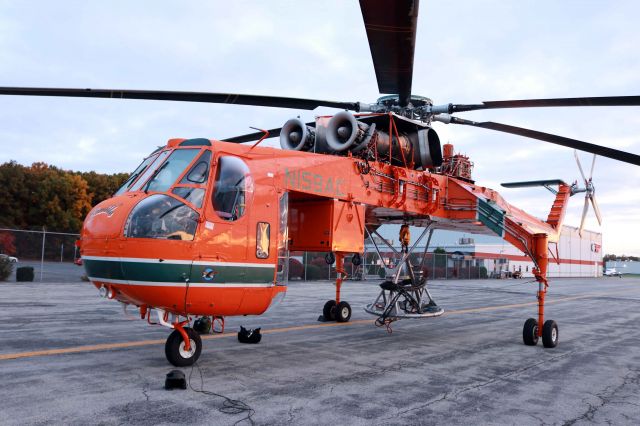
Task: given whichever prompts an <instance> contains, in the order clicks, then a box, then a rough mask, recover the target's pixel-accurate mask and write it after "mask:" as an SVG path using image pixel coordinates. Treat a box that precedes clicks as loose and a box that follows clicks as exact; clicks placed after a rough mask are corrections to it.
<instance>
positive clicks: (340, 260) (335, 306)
mask: <svg viewBox="0 0 640 426" xmlns="http://www.w3.org/2000/svg"><path fill="white" fill-rule="evenodd" d="M329 255H330V256H329ZM334 259H335V262H336V273H337V277H336V299H335V300H328V301H327V303H325V304H324V308H323V309H322V316H323V317H324V320H325V321H338V322H349V320H350V319H351V305H349V304H348V303H347V302H345V301H341V300H340V288H341V287H342V280H343V277H344V276H346V272H345V270H344V253H341V252H337V253H336V254H335V255H334V254H333V253H329V254H327V256H325V260H326V261H327V263H329V260H332V262H331V263H333V260H334Z"/></svg>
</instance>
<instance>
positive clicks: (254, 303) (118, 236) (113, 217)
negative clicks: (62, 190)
mask: <svg viewBox="0 0 640 426" xmlns="http://www.w3.org/2000/svg"><path fill="white" fill-rule="evenodd" d="M184 141H185V140H184V139H172V140H170V141H169V143H168V144H167V146H166V147H165V148H163V150H162V152H160V155H165V157H163V158H164V159H165V161H166V157H169V158H172V157H170V155H173V154H174V153H175V152H178V151H180V150H183V149H197V150H199V151H198V155H196V156H194V157H193V158H195V159H194V160H192V162H191V163H189V164H185V166H184V167H183V170H182V171H181V173H180V174H179V176H178V177H177V179H175V180H174V181H173V183H172V184H171V185H170V186H169V187H168V188H167V189H166V190H163V191H159V192H154V191H147V192H145V191H144V186H142V185H138V184H135V185H133V187H134V188H135V187H137V189H136V190H132V191H128V192H127V191H125V192H124V193H122V194H121V195H118V196H116V197H114V198H111V199H109V200H106V201H104V202H102V203H100V204H99V205H97V206H96V207H95V208H94V209H93V210H92V211H91V212H90V213H89V215H88V216H87V219H86V220H85V224H84V227H83V231H82V236H81V254H82V256H83V259H84V264H85V268H87V273H88V275H89V277H90V280H91V281H92V282H93V283H94V284H95V285H96V286H97V287H101V286H108V287H109V288H110V289H112V290H113V292H114V297H115V298H116V299H118V300H120V301H122V302H125V303H130V304H134V305H137V306H141V307H142V306H144V307H145V308H144V310H145V311H146V310H150V309H152V308H158V309H163V310H165V311H167V312H171V313H173V314H177V315H212V316H228V315H247V314H251V315H257V314H261V313H263V312H264V311H265V310H267V309H268V307H269V306H270V305H271V303H272V301H273V299H274V298H275V297H276V296H277V295H278V294H281V293H283V292H285V291H286V287H285V286H283V285H278V284H282V283H281V282H277V275H278V272H277V271H278V269H277V264H278V253H279V250H278V235H287V234H286V232H285V233H283V232H282V231H283V230H281V229H279V227H280V226H281V225H280V224H281V223H287V221H284V222H282V217H281V212H280V211H279V200H280V198H281V197H282V195H283V194H285V193H288V194H289V200H290V201H289V205H288V208H289V213H288V217H287V219H288V238H289V244H290V246H289V249H295V250H313V251H332V252H340V253H359V252H362V251H363V248H364V247H363V244H364V235H363V230H364V228H365V226H370V227H377V226H378V225H381V224H385V223H398V224H411V225H416V226H426V225H427V224H431V225H432V226H433V227H434V228H436V229H450V230H461V231H465V232H471V233H485V234H494V235H495V234H497V235H499V236H501V237H502V238H504V239H505V240H506V241H508V242H510V243H511V244H513V245H514V246H516V247H517V248H518V249H520V250H521V251H523V252H524V253H525V254H527V255H528V256H530V257H531V258H532V259H533V260H534V262H535V263H536V265H537V268H538V271H539V273H538V277H539V280H544V281H545V283H546V280H545V278H544V276H545V274H546V261H547V250H548V248H547V245H548V242H555V241H557V240H558V238H559V233H560V227H561V223H562V217H563V216H564V211H565V208H566V203H567V200H568V188H565V187H561V188H560V192H559V193H558V196H557V197H556V201H555V203H554V205H553V207H552V209H551V213H550V215H549V218H548V219H547V221H546V222H545V221H543V220H540V219H538V218H535V217H533V216H531V215H529V214H528V213H526V212H524V211H522V210H521V209H518V208H516V207H514V206H512V205H510V204H509V203H507V202H506V201H505V200H504V199H503V198H502V196H500V194H498V193H497V192H496V191H494V190H492V189H489V188H485V187H482V186H479V185H476V184H474V183H473V182H472V181H470V180H464V179H458V178H456V177H453V176H448V175H446V174H443V173H441V172H436V171H435V170H424V171H422V170H413V169H410V168H405V167H400V166H393V165H390V164H387V163H385V162H378V161H365V160H362V159H359V158H352V157H351V156H334V155H325V154H315V153H310V152H299V151H286V150H279V149H272V148H266V147H261V146H255V145H254V146H253V147H248V146H244V145H238V144H232V143H225V142H219V141H213V140H212V141H206V142H207V144H204V145H202V146H182V144H183V142H184ZM205 153H210V156H211V161H210V164H209V165H208V172H207V176H208V178H207V180H206V181H205V182H200V183H198V182H195V183H194V182H187V183H184V180H185V179H186V178H187V177H188V176H189V174H190V173H191V172H190V171H189V170H190V169H191V168H193V167H195V165H196V163H197V161H199V160H198V158H201V157H200V155H202V154H205ZM445 153H446V154H447V155H448V156H452V155H453V147H452V146H447V145H445ZM155 155H157V153H156V154H155ZM207 155H209V154H207ZM229 157H232V158H234V160H233V161H228V160H225V158H229ZM225 161H227V163H234V164H235V163H239V164H243V165H244V166H243V167H245V169H246V172H244V173H245V174H244V177H243V182H244V183H243V185H244V192H243V193H242V197H241V200H240V202H237V201H238V200H237V199H236V202H235V204H234V210H233V211H230V212H222V211H220V210H216V208H215V206H214V204H215V203H216V201H215V200H216V197H217V195H216V184H215V180H216V179H222V178H221V177H219V176H218V175H217V173H218V171H219V169H220V168H221V164H222V163H224V162H225ZM159 167H162V166H159ZM147 178H148V176H147ZM139 179H140V178H139ZM181 181H182V182H183V183H182V184H181V183H180V182H181ZM220 182H222V180H220ZM219 185H222V183H220V184H219ZM189 190H198V191H201V192H200V194H204V195H202V197H201V198H200V199H198V200H195V199H191V198H189V197H187V196H183V195H184V194H185V193H187V192H189ZM180 194H182V195H180ZM228 195H229V194H226V195H225V196H228ZM232 195H233V194H232ZM160 196H162V197H166V198H168V201H166V202H167V203H168V204H171V203H181V205H185V206H187V207H188V209H190V210H191V211H193V212H195V213H191V214H192V217H196V216H197V220H195V222H194V223H195V224H194V226H193V230H192V232H185V231H182V232H178V233H175V232H174V233H172V234H170V236H169V237H166V238H141V237H131V236H125V235H127V234H126V232H128V231H127V229H129V228H128V227H132V226H134V225H133V224H132V223H133V219H132V217H133V216H134V215H133V214H132V212H134V211H136V208H139V207H137V206H143V205H144V203H145V202H150V201H149V200H150V199H151V197H156V199H160V198H159V197H160ZM236 197H238V196H237V195H236ZM164 199H165V198H163V200H164ZM180 208H183V209H186V208H185V207H180ZM258 223H262V224H263V225H261V227H260V229H261V230H262V231H261V232H262V234H261V236H260V238H261V240H260V241H261V249H260V250H257V249H256V242H257V240H256V239H257V235H256V229H258ZM265 223H266V224H268V230H267V228H265V225H264V224H265ZM162 226H164V225H162ZM283 226H284V225H283ZM267 234H268V238H269V244H268V248H269V250H268V251H266V250H264V247H262V245H264V240H265V238H267ZM536 235H544V236H545V238H544V239H542V238H539V237H536ZM257 252H260V256H262V257H258V254H257ZM265 254H266V257H265ZM337 297H339V287H338V294H337ZM543 302H544V299H543V298H542V302H541V306H542V304H543ZM147 316H148V315H147Z"/></svg>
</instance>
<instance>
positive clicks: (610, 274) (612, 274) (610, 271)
mask: <svg viewBox="0 0 640 426" xmlns="http://www.w3.org/2000/svg"><path fill="white" fill-rule="evenodd" d="M604 276H605V277H620V278H622V272H619V271H616V268H607V269H606V270H605V271H604Z"/></svg>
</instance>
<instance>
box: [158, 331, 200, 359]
mask: <svg viewBox="0 0 640 426" xmlns="http://www.w3.org/2000/svg"><path fill="white" fill-rule="evenodd" d="M184 331H186V332H187V335H188V336H189V340H190V341H191V342H190V343H191V348H192V349H191V351H190V352H186V351H185V350H184V341H183V340H182V334H180V332H179V331H178V330H173V332H172V333H171V334H170V335H169V337H168V338H167V343H165V345H164V354H165V355H166V357H167V361H169V362H170V363H171V364H173V365H175V366H176V367H188V366H190V365H193V363H194V362H196V361H197V360H198V358H199V357H200V352H201V351H202V339H200V335H199V334H198V333H197V332H196V331H195V330H193V329H191V328H189V327H185V328H184Z"/></svg>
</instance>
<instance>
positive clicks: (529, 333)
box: [522, 318, 538, 346]
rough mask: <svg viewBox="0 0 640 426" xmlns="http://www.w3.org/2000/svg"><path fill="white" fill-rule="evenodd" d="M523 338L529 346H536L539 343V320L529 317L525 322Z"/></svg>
mask: <svg viewBox="0 0 640 426" xmlns="http://www.w3.org/2000/svg"><path fill="white" fill-rule="evenodd" d="M522 340H524V344H525V345H527V346H535V345H537V344H538V321H536V320H535V319H533V318H529V319H528V320H526V321H525V322H524V328H523V329H522Z"/></svg>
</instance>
